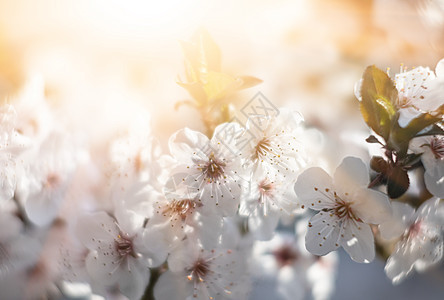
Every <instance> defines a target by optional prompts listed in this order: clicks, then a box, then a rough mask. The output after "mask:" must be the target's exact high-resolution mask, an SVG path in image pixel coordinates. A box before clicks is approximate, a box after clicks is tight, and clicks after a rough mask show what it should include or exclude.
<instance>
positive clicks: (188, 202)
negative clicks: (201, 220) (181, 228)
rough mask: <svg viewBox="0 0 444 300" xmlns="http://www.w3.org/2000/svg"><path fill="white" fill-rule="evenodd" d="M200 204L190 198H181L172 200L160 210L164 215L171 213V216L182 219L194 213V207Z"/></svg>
mask: <svg viewBox="0 0 444 300" xmlns="http://www.w3.org/2000/svg"><path fill="white" fill-rule="evenodd" d="M201 205H202V204H200V203H197V202H196V201H194V200H192V199H183V200H173V201H171V203H169V204H168V206H167V207H166V208H165V209H164V210H163V211H162V213H163V214H164V215H166V214H171V217H173V218H175V217H178V218H180V219H181V220H182V221H185V219H186V218H187V217H188V216H189V215H192V214H193V213H194V210H195V209H196V207H198V206H201Z"/></svg>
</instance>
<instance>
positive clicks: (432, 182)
mask: <svg viewBox="0 0 444 300" xmlns="http://www.w3.org/2000/svg"><path fill="white" fill-rule="evenodd" d="M410 148H411V149H412V150H413V151H414V152H415V153H422V155H421V161H422V163H423V165H424V168H425V173H424V182H425V185H426V187H427V190H429V192H430V193H432V194H433V195H434V196H436V197H440V198H444V136H442V135H435V136H425V137H419V138H415V139H413V140H412V141H411V143H410Z"/></svg>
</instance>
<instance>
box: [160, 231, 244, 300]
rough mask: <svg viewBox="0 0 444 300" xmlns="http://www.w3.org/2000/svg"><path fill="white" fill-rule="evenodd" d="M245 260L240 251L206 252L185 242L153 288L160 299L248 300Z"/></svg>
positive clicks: (214, 250) (174, 252)
mask: <svg viewBox="0 0 444 300" xmlns="http://www.w3.org/2000/svg"><path fill="white" fill-rule="evenodd" d="M246 265H247V264H246V257H244V252H243V251H239V250H237V249H225V248H223V247H222V248H216V249H212V250H205V249H203V248H201V247H200V246H199V245H198V244H195V243H193V242H192V241H191V240H186V241H185V242H184V243H182V244H181V246H180V247H177V248H176V249H175V250H174V251H172V252H171V254H170V256H169V257H168V267H169V270H168V271H166V272H165V273H164V274H162V275H161V276H160V278H159V280H158V282H157V284H156V286H155V287H154V296H155V298H156V299H157V300H182V299H187V300H191V299H199V300H208V299H217V300H223V299H246V291H248V289H249V285H248V280H246V279H247V278H245V275H246V274H247V273H246V272H247V269H246Z"/></svg>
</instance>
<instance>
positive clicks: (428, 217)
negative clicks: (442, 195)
mask: <svg viewBox="0 0 444 300" xmlns="http://www.w3.org/2000/svg"><path fill="white" fill-rule="evenodd" d="M392 206H393V217H392V219H391V220H389V221H387V222H384V223H382V224H381V225H380V226H379V229H380V231H381V235H382V237H383V238H385V239H395V238H398V242H397V244H396V245H395V249H394V251H393V252H392V254H391V255H390V257H389V258H388V260H387V263H386V265H385V269H384V270H385V273H386V274H387V276H388V277H389V278H390V279H391V280H392V282H393V284H399V283H401V282H402V281H403V280H404V279H405V278H406V277H407V276H408V275H410V274H411V273H412V271H413V269H416V270H417V271H418V272H423V271H425V270H426V269H428V268H429V267H431V266H433V265H435V264H437V263H438V262H439V261H441V260H442V257H443V246H444V245H443V235H442V234H443V229H444V204H443V203H442V201H441V200H440V199H437V198H431V199H429V200H427V201H426V202H424V203H423V204H422V205H421V206H420V207H419V208H418V209H417V210H416V211H415V210H414V208H413V207H411V206H410V205H408V204H406V203H400V202H393V203H392Z"/></svg>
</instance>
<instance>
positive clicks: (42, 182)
mask: <svg viewBox="0 0 444 300" xmlns="http://www.w3.org/2000/svg"><path fill="white" fill-rule="evenodd" d="M78 153H79V152H78V149H77V147H76V145H75V144H74V143H73V141H72V140H71V139H70V137H69V135H66V134H65V133H63V132H53V133H52V134H50V135H48V137H47V138H46V139H45V141H44V142H43V143H42V144H41V145H40V147H39V149H38V151H36V152H31V153H29V154H28V156H26V157H25V159H26V162H27V163H26V164H27V165H28V170H27V173H26V175H27V176H26V177H24V178H22V179H21V180H22V182H21V187H20V190H19V195H20V200H21V201H22V202H23V203H24V208H25V211H26V214H27V217H28V218H29V219H30V220H31V221H32V222H33V223H34V224H36V225H38V226H46V225H48V224H49V223H50V222H52V221H53V220H54V218H55V217H56V216H57V214H58V210H59V208H60V206H61V204H62V202H63V200H64V199H65V194H66V190H67V188H68V186H69V184H70V181H71V177H72V175H73V173H74V171H75V169H76V165H77V161H78Z"/></svg>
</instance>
